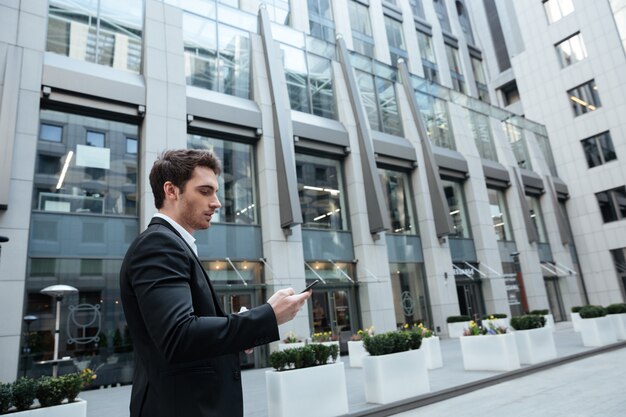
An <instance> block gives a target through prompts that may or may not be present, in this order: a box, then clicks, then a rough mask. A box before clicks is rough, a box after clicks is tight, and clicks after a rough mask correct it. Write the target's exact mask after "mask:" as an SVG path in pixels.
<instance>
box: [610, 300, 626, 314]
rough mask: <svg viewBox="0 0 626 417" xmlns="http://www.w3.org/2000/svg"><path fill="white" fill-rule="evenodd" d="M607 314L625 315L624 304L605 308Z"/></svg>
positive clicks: (625, 305) (625, 304) (625, 307)
mask: <svg viewBox="0 0 626 417" xmlns="http://www.w3.org/2000/svg"><path fill="white" fill-rule="evenodd" d="M606 312H607V314H624V313H626V303H616V304H610V305H608V306H606Z"/></svg>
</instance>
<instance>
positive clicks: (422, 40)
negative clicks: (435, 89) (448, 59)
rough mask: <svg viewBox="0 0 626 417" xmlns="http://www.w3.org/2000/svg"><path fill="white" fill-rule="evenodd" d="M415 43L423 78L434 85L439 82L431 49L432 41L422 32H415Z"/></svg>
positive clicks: (433, 52) (433, 51) (433, 53)
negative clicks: (418, 51)
mask: <svg viewBox="0 0 626 417" xmlns="http://www.w3.org/2000/svg"><path fill="white" fill-rule="evenodd" d="M417 42H418V43H419V48H420V54H421V56H422V68H423V70H424V78H426V79H427V80H429V81H432V82H434V83H438V82H439V71H438V70H437V64H436V62H437V60H436V58H435V50H434V49H433V39H432V38H431V37H430V35H427V34H425V33H424V32H420V31H419V30H418V31H417Z"/></svg>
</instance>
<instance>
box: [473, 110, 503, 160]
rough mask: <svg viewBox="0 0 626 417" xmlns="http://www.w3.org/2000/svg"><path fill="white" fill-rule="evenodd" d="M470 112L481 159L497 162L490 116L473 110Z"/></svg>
mask: <svg viewBox="0 0 626 417" xmlns="http://www.w3.org/2000/svg"><path fill="white" fill-rule="evenodd" d="M468 112H469V116H470V118H469V120H470V126H471V127H472V133H473V134H474V141H475V142H476V147H477V148H478V153H479V154H480V157H481V158H484V159H489V160H491V161H496V162H497V161H498V155H497V153H496V146H495V144H494V142H493V136H492V135H491V123H490V121H489V116H486V115H484V114H482V113H478V112H475V111H472V110H468Z"/></svg>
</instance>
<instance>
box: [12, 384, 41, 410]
mask: <svg viewBox="0 0 626 417" xmlns="http://www.w3.org/2000/svg"><path fill="white" fill-rule="evenodd" d="M37 385H38V384H37V381H35V380H34V379H32V378H28V377H22V378H20V379H18V380H17V381H15V382H14V383H13V385H12V386H11V391H12V392H13V405H14V406H15V408H17V410H18V411H24V410H28V409H29V408H30V406H31V405H32V404H33V401H35V398H36V397H37Z"/></svg>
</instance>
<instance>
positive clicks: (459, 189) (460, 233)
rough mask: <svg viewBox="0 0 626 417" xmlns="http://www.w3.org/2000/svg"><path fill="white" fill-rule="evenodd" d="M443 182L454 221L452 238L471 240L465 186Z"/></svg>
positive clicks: (452, 182)
mask: <svg viewBox="0 0 626 417" xmlns="http://www.w3.org/2000/svg"><path fill="white" fill-rule="evenodd" d="M441 182H442V184H443V190H444V193H445V195H446V200H447V201H448V208H449V209H450V218H451V219H452V226H453V230H452V233H451V234H450V237H455V238H466V239H469V238H471V233H470V227H469V222H468V218H467V208H466V206H465V195H464V193H463V184H461V183H459V182H454V181H447V180H442V181H441Z"/></svg>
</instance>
